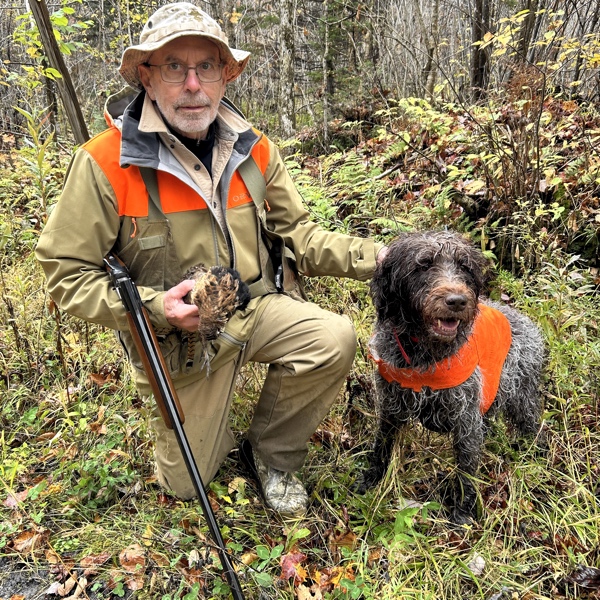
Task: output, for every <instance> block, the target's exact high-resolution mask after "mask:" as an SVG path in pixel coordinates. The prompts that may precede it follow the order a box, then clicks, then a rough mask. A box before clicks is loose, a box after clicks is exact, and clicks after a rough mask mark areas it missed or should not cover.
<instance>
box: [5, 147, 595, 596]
mask: <svg viewBox="0 0 600 600" xmlns="http://www.w3.org/2000/svg"><path fill="white" fill-rule="evenodd" d="M342 158H343V157H340V156H336V160H337V161H340V160H342ZM356 164H358V163H357V162H356V161H354V162H350V163H348V169H350V170H351V169H355V168H357V167H356ZM3 181H5V182H6V183H7V185H6V186H5V188H4V191H3V196H2V198H0V200H2V206H3V211H2V218H1V219H0V224H3V225H4V226H6V227H5V228H8V229H10V236H7V237H5V238H3V245H2V246H0V252H1V254H0V262H1V265H2V269H1V270H0V272H1V278H0V397H1V398H2V403H1V404H0V560H1V559H2V558H9V559H10V560H11V561H12V560H14V561H20V562H22V563H24V564H26V565H27V567H28V568H30V569H32V570H46V571H49V573H48V585H50V583H52V582H58V583H60V584H64V583H65V582H66V581H68V578H69V576H70V575H69V574H73V575H74V576H75V578H76V579H78V580H79V581H80V582H82V581H84V579H85V591H86V593H87V594H88V595H94V597H96V598H112V597H117V598H118V597H124V596H128V595H130V594H135V596H136V597H138V598H141V599H142V598H143V599H146V598H148V599H150V598H152V599H154V598H157V599H158V598H160V599H163V600H167V599H171V598H172V599H173V600H174V599H175V598H182V599H184V600H194V599H195V598H201V597H214V598H226V597H227V586H226V585H225V582H224V580H223V578H222V576H221V574H220V571H219V568H218V555H217V554H216V553H215V551H214V549H212V548H211V544H210V540H209V539H208V530H207V527H206V526H205V524H204V519H203V517H202V514H201V511H200V508H199V506H198V504H197V502H187V503H184V502H180V501H178V500H177V499H175V498H173V497H171V496H169V495H168V494H165V493H164V492H163V491H162V490H161V489H160V488H159V486H158V485H157V483H156V481H155V479H154V472H153V457H152V432H151V428H150V425H149V423H150V410H151V407H150V406H148V405H145V404H143V403H142V401H141V399H140V398H139V397H138V395H137V393H136V391H135V389H134V387H133V385H132V383H131V379H130V378H129V375H128V370H127V369H128V368H127V365H126V364H125V362H124V359H123V357H122V355H121V353H120V350H119V348H118V347H117V345H116V341H115V338H114V336H113V334H112V332H110V331H106V330H103V329H101V328H98V327H95V326H91V325H87V324H85V323H83V322H82V321H79V320H77V319H73V318H71V317H69V316H67V315H64V314H60V313H58V312H57V311H56V310H55V308H54V307H53V306H52V303H51V302H50V301H49V298H48V297H47V295H46V294H45V288H44V280H43V277H42V274H41V271H40V269H39V266H38V265H37V264H36V262H35V260H34V258H33V255H32V248H33V245H34V243H35V240H36V239H37V232H36V230H35V229H31V228H30V227H29V224H28V223H29V222H30V219H28V218H25V217H26V216H28V217H31V215H34V216H35V215H38V216H39V207H37V206H34V205H33V204H32V203H33V201H29V202H28V203H25V205H24V208H23V209H22V210H23V214H21V213H19V214H18V215H17V218H15V217H14V215H13V213H14V210H13V209H14V206H15V205H16V201H15V198H16V197H17V195H18V194H19V182H18V181H17V178H16V177H15V178H13V179H10V178H9V177H8V175H6V176H5V179H4V180H3ZM368 183H369V182H368V178H367V179H365V180H361V185H363V184H364V185H365V186H367V188H368ZM11 186H12V187H11ZM380 186H381V183H380V182H378V183H377V185H376V186H375V187H374V188H373V190H374V195H369V193H365V195H364V196H361V198H362V200H361V202H362V204H360V203H359V200H358V199H357V198H355V199H353V202H354V204H352V203H350V204H347V205H346V206H345V211H344V210H340V211H338V213H337V214H338V217H339V218H340V219H341V220H340V223H341V224H342V225H341V228H342V229H344V230H349V231H353V230H354V229H353V228H355V227H358V228H360V229H361V231H362V230H363V229H364V228H365V227H368V226H369V223H370V222H372V223H374V229H375V232H376V234H377V235H378V236H379V237H380V239H389V238H390V237H391V236H392V235H393V231H394V227H396V228H405V227H409V228H410V227H414V226H416V225H419V224H426V225H427V226H434V225H436V224H437V225H443V224H447V223H448V219H449V218H450V215H451V212H450V209H448V207H446V206H445V205H444V206H441V205H440V204H439V203H438V204H434V205H432V206H427V204H419V203H414V202H413V204H412V205H410V203H408V202H407V201H405V200H398V199H397V198H395V197H394V195H393V193H392V192H390V191H383V192H382V190H380V189H379V187H380ZM342 187H343V186H342ZM327 189H328V188H327V186H323V188H319V187H318V186H315V187H314V188H311V191H310V194H308V195H307V201H308V202H309V204H310V205H311V211H312V212H313V215H314V217H315V218H317V219H319V218H322V219H323V220H324V221H325V220H330V219H331V217H332V215H331V214H330V212H327V211H331V207H332V200H331V198H329V197H328V196H326V195H325V190H327ZM340 189H341V188H340ZM367 191H368V189H367ZM336 193H337V192H336ZM380 193H383V194H384V200H385V202H384V203H383V204H381V203H379V204H378V202H380V200H381V198H380V197H379V196H377V194H380ZM305 195H306V194H305ZM378 198H379V200H378ZM342 204H343V203H342ZM342 208H344V206H342ZM334 212H335V211H334ZM373 214H377V215H378V219H372V218H371V217H372V215H373ZM41 220H43V219H41ZM459 222H462V221H459ZM382 224H383V225H382ZM8 229H7V231H8ZM519 235H520V239H521V240H523V243H527V240H528V239H529V238H531V233H529V231H528V230H527V229H524V230H523V231H522V232H519ZM535 244H537V242H536V241H535V240H533V239H531V248H538V250H539V251H537V250H536V256H537V258H538V261H537V262H538V263H539V267H538V268H537V269H536V271H535V272H531V271H528V270H527V269H526V268H525V269H523V274H522V276H521V277H518V278H517V277H514V276H513V275H511V274H510V273H508V272H506V271H501V272H500V273H499V276H498V278H497V281H496V283H495V285H494V288H493V290H492V293H493V295H494V297H500V296H502V297H503V298H508V299H509V300H510V301H511V302H512V303H513V304H514V305H515V306H517V307H519V308H520V309H522V310H523V311H524V312H526V313H527V314H529V315H530V316H531V317H532V318H533V320H534V321H536V322H537V323H539V325H540V327H541V328H542V331H543V333H544V336H545V338H546V342H547V347H548V360H547V365H546V370H545V374H544V381H543V395H544V401H545V412H544V427H545V429H546V430H547V434H548V447H547V449H546V450H545V451H540V450H539V449H538V448H537V447H536V445H535V444H533V443H531V442H524V443H522V444H521V445H520V447H519V448H517V447H516V446H515V444H514V440H513V438H512V436H511V435H510V432H509V431H507V430H506V428H505V427H504V425H503V424H502V423H497V424H496V425H495V426H494V427H493V428H492V434H491V436H490V438H489V439H488V440H487V443H486V447H485V452H484V456H483V461H482V467H481V470H480V472H479V475H478V478H477V486H478V490H479V493H480V498H479V517H478V519H477V522H476V523H475V524H473V526H472V527H469V528H462V529H457V528H453V527H451V526H450V525H449V523H448V522H447V521H446V520H445V512H444V509H443V508H442V506H441V505H440V501H441V496H442V490H443V486H444V483H443V482H444V479H445V478H446V477H447V476H449V475H452V472H453V469H454V463H453V460H452V453H451V448H450V445H449V442H448V439H447V438H445V437H443V436H439V435H434V434H431V433H428V432H425V431H423V430H422V429H421V428H419V427H415V428H414V429H412V430H410V431H407V432H406V433H405V434H404V435H403V438H402V440H401V444H399V445H398V447H397V451H396V453H395V456H394V459H393V460H392V463H391V465H390V468H389V470H388V473H387V474H386V476H385V478H384V480H383V481H382V482H381V483H380V485H379V486H378V487H377V488H376V489H374V490H371V491H369V492H368V493H367V494H365V495H364V496H360V495H357V494H356V493H355V492H354V491H353V485H354V482H355V480H356V479H357V477H359V475H360V473H361V471H362V469H363V468H364V466H365V462H366V461H365V454H366V452H367V450H368V448H369V445H370V443H371V439H372V433H373V429H374V425H375V409H374V405H373V400H372V397H371V393H370V392H371V390H370V386H369V382H370V377H371V374H372V364H371V363H370V361H369V359H368V351H367V343H368V339H369V336H370V332H371V327H372V322H373V308H372V305H371V302H370V300H369V298H368V287H367V285H366V284H364V283H359V282H355V281H350V280H344V281H338V280H335V279H330V278H323V279H320V280H312V281H310V282H309V283H308V292H309V294H310V296H311V298H312V299H314V300H315V301H316V302H318V303H319V304H321V305H322V306H324V307H326V308H328V309H330V310H333V311H336V312H344V313H345V314H347V315H348V316H349V317H350V318H351V319H352V321H353V322H354V324H355V328H356V331H357V335H358V340H359V346H358V350H357V354H356V360H355V362H354V365H353V368H352V371H351V372H350V374H349V376H348V381H347V386H345V387H344V389H342V390H341V392H340V395H339V398H338V402H337V403H336V405H335V406H334V407H333V409H332V411H331V413H330V415H329V416H328V418H327V419H326V420H325V422H324V423H323V424H322V426H321V428H320V429H319V431H318V432H317V433H316V434H315V436H314V437H313V439H312V440H311V447H310V452H309V455H308V459H307V461H306V464H305V465H304V467H303V469H302V473H301V474H302V478H303V480H304V481H305V483H306V485H307V487H308V489H309V492H310V494H311V506H310V510H309V512H308V514H307V515H306V517H305V518H303V519H300V520H296V521H285V520H282V519H280V518H279V517H278V516H277V515H276V514H274V513H272V512H271V511H268V510H266V509H265V508H264V506H263V504H262V502H261V500H260V497H259V495H258V493H257V490H256V487H255V485H254V484H253V482H251V481H249V480H248V479H247V477H246V474H245V472H244V471H243V470H242V468H241V467H240V465H239V464H238V462H237V460H236V459H235V456H231V457H230V458H228V459H227V461H226V462H225V463H224V465H223V467H222V468H221V470H220V471H219V473H218V475H217V477H216V479H215V480H214V482H212V483H211V485H210V497H211V501H212V503H213V506H214V509H215V512H216V517H217V521H218V522H219V524H220V527H221V530H222V533H223V537H224V538H225V540H226V542H227V544H228V545H229V547H230V550H231V552H232V555H233V556H234V557H235V564H236V565H238V567H239V577H240V580H241V582H242V587H243V590H244V594H245V595H246V597H247V598H250V599H257V600H258V599H261V600H264V599H268V598H289V599H290V600H291V599H292V598H327V599H334V598H336V599H337V598H364V599H370V598H378V599H387V598H406V599H414V600H417V599H418V600H426V599H432V600H433V599H435V600H439V599H456V600H459V599H460V600H462V599H465V598H469V599H471V598H473V599H482V600H483V599H485V600H490V599H492V598H494V599H495V600H503V599H508V598H511V599H512V598H519V599H521V600H541V599H546V598H584V597H597V594H598V592H597V590H595V589H590V590H587V591H586V589H584V588H583V587H582V586H578V585H575V584H574V583H572V581H571V580H570V579H569V577H570V576H571V575H573V574H574V573H577V572H579V571H578V569H579V568H580V567H581V566H585V567H591V568H600V555H599V553H598V548H600V540H599V536H600V534H599V528H598V525H597V523H598V521H599V518H600V515H599V514H598V513H599V503H598V490H597V486H598V477H599V461H600V434H599V433H598V410H599V409H598V389H599V375H598V373H599V372H600V336H599V335H598V327H599V320H600V306H599V303H598V297H597V288H596V287H595V286H597V283H595V282H594V280H593V277H594V275H593V274H592V273H590V271H589V270H588V269H586V268H585V265H584V264H581V263H579V262H578V261H576V260H572V259H571V258H569V257H564V256H563V255H562V254H561V253H560V252H558V251H547V252H546V251H544V250H543V248H542V247H541V246H539V245H538V246H536V245H535ZM264 373H265V371H264V367H260V366H256V365H248V366H247V367H245V368H244V369H243V371H242V373H241V374H240V376H239V380H238V385H237V392H236V396H235V399H234V403H233V410H232V426H233V429H234V431H235V433H236V434H237V435H238V436H239V437H241V436H242V435H243V432H244V431H245V429H246V428H247V426H248V423H249V419H250V418H251V411H252V405H253V403H254V402H255V400H256V398H257V397H258V394H259V392H260V387H261V383H262V380H263V377H264ZM407 501H408V503H407ZM411 501H412V502H411ZM127 549H128V553H129V554H128V555H129V556H133V557H134V559H136V560H138V562H139V564H140V567H139V568H138V570H137V571H136V570H135V568H133V567H132V566H131V565H132V564H133V563H132V562H131V561H129V562H128V559H127V558H126V557H125V555H124V554H123V552H124V551H125V550H127ZM94 561H95V562H96V563H98V564H97V565H96V566H94V567H93V568H91V567H90V563H91V562H94ZM282 561H283V562H284V563H285V564H287V565H288V566H289V565H290V564H291V565H292V566H293V565H296V570H295V572H296V579H295V580H294V578H293V577H282V573H283V567H282ZM133 562H135V560H134V561H133ZM90 568H91V570H89V569H90ZM86 569H87V570H88V571H87V572H86ZM290 572H292V571H288V574H289V573H290ZM311 590H312V591H311ZM594 594H596V596H594ZM66 595H68V594H66Z"/></svg>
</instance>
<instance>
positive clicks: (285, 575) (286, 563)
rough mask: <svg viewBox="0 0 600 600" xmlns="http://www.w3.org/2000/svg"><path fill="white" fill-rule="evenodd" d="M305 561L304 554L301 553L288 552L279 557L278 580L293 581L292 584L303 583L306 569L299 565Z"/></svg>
mask: <svg viewBox="0 0 600 600" xmlns="http://www.w3.org/2000/svg"><path fill="white" fill-rule="evenodd" d="M303 560H306V554H302V552H289V553H288V554H285V555H284V556H282V557H281V561H280V564H281V575H280V576H279V578H280V579H293V580H294V583H303V582H304V581H305V580H306V578H307V577H308V573H307V571H306V569H305V568H304V567H303V566H302V565H301V564H300V563H301V562H302V561H303Z"/></svg>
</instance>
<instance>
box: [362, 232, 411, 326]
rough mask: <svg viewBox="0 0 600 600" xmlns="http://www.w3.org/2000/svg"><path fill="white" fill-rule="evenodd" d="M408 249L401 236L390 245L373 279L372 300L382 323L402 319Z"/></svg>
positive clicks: (371, 285)
mask: <svg viewBox="0 0 600 600" xmlns="http://www.w3.org/2000/svg"><path fill="white" fill-rule="evenodd" d="M405 254H406V248H405V243H404V238H403V237H402V236H401V237H399V238H397V239H396V240H395V241H394V242H392V243H391V244H390V245H389V248H388V252H387V254H386V256H385V258H384V259H383V260H382V261H381V263H379V265H377V268H376V270H375V273H374V275H373V278H372V279H371V284H370V289H371V299H372V300H373V305H374V306H375V310H376V311H377V319H378V320H379V321H381V322H383V321H386V320H388V319H389V318H392V317H393V318H394V319H401V318H402V313H403V308H402V298H403V296H404V293H403V290H402V287H403V285H402V283H403V281H405V280H406V277H405V276H404V273H403V268H404V265H405V260H404V259H405Z"/></svg>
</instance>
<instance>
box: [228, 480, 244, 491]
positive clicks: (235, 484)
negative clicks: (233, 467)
mask: <svg viewBox="0 0 600 600" xmlns="http://www.w3.org/2000/svg"><path fill="white" fill-rule="evenodd" d="M245 485H246V480H245V479H244V478H243V477H235V478H234V479H232V480H231V481H230V482H229V485H228V486H227V493H228V494H233V493H234V492H238V491H239V490H243V489H244V486H245Z"/></svg>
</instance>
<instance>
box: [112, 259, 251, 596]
mask: <svg viewBox="0 0 600 600" xmlns="http://www.w3.org/2000/svg"><path fill="white" fill-rule="evenodd" d="M104 264H105V267H106V270H107V271H108V274H109V276H110V279H111V282H112V284H113V287H114V288H115V290H116V292H117V294H118V295H119V298H120V299H121V302H122V303H123V306H124V307H125V310H126V312H127V320H128V322H129V328H130V330H131V334H132V336H133V339H134V343H135V345H136V348H137V350H138V352H139V354H140V356H141V358H142V363H143V365H144V369H145V371H146V374H147V375H148V379H149V381H150V385H151V386H152V391H153V394H154V399H155V401H156V403H157V405H158V408H159V410H160V413H161V416H162V418H163V419H164V421H165V424H166V425H167V427H169V429H172V430H173V432H174V434H175V437H176V438H177V443H178V444H179V449H180V450H181V454H182V455H183V460H184V462H185V465H186V467H187V470H188V473H189V475H190V479H191V480H192V484H193V485H194V489H195V491H196V495H197V496H198V500H199V501H200V506H201V507H202V512H203V514H204V518H205V519H206V522H207V524H208V529H209V531H210V535H211V537H212V539H213V541H214V542H215V545H216V546H217V549H218V552H219V557H220V559H221V563H222V566H223V570H224V571H225V575H226V577H227V581H228V583H229V587H230V588H231V593H232V595H233V598H234V600H244V595H243V594H242V590H241V587H240V582H239V580H238V577H237V573H236V572H235V570H234V568H233V565H232V564H231V560H230V557H229V554H228V552H227V549H226V547H225V543H224V541H223V538H222V536H221V531H220V530H219V526H218V524H217V520H216V518H215V514H214V512H213V510H212V507H211V505H210V502H209V500H208V496H207V495H206V491H205V489H204V485H203V483H202V478H201V476H200V472H199V470H198V467H197V465H196V461H195V460H194V456H193V454H192V450H191V448H190V445H189V442H188V439H187V436H186V434H185V431H184V429H183V423H184V415H183V411H182V410H181V406H180V404H179V399H178V398H177V392H176V391H175V388H174V387H173V382H172V380H171V377H170V375H169V371H168V369H167V368H166V365H165V362H164V358H163V356H162V353H161V351H160V348H159V346H158V340H157V339H156V334H155V333H154V329H153V327H152V324H151V323H150V319H149V317H148V313H147V312H146V309H145V308H144V306H143V304H142V299H141V298H140V294H139V291H138V289H137V287H136V285H135V283H134V282H133V280H132V279H131V276H130V274H129V271H128V270H127V267H126V265H125V264H124V263H123V262H122V261H121V259H119V257H118V256H116V255H115V254H112V253H110V254H108V255H107V256H106V257H105V258H104Z"/></svg>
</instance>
